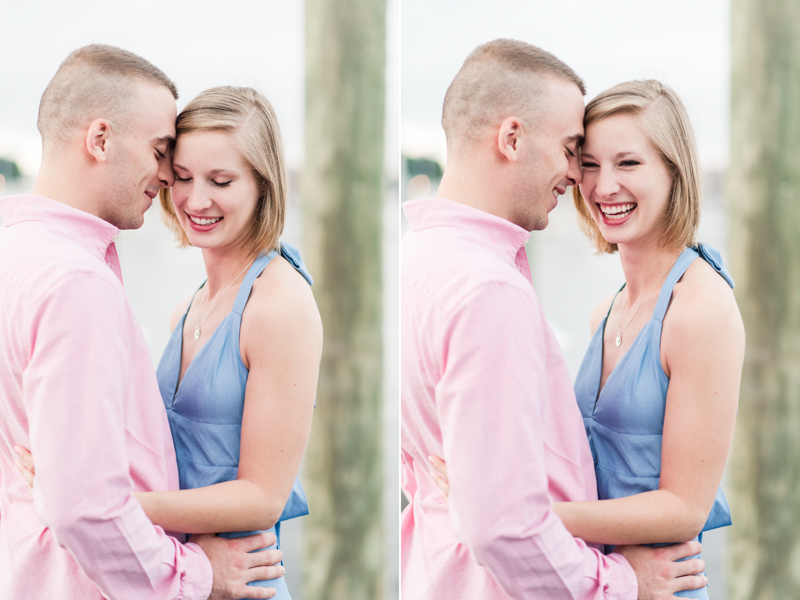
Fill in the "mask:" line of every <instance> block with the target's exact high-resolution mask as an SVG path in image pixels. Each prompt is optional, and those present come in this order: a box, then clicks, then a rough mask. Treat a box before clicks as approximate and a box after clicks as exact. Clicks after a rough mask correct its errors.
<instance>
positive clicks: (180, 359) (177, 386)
mask: <svg viewBox="0 0 800 600" xmlns="http://www.w3.org/2000/svg"><path fill="white" fill-rule="evenodd" d="M203 285H205V284H203ZM197 291H198V292H199V291H200V290H199V289H198V290H197ZM192 303H194V298H192ZM192 303H190V304H189V308H187V309H186V312H185V313H184V315H183V316H182V317H181V322H180V328H181V344H180V352H179V354H178V381H177V383H176V384H175V393H174V394H173V395H172V403H173V404H175V399H176V398H177V397H178V392H180V391H181V384H182V383H183V380H184V379H186V376H187V375H188V374H189V369H191V368H192V365H193V364H194V363H195V361H196V360H197V359H198V357H199V356H200V355H201V354H202V353H203V351H204V350H205V349H206V348H207V347H208V345H209V344H210V343H211V342H212V341H213V340H214V337H215V336H216V335H217V332H218V331H219V330H220V328H221V327H222V324H223V323H225V321H227V320H228V318H230V316H231V315H232V314H233V310H231V312H229V313H228V314H227V315H225V316H224V317H223V318H222V321H220V322H219V325H217V326H216V327H215V328H214V331H213V332H212V333H211V335H210V336H209V338H208V339H207V340H206V343H205V344H203V345H202V346H200V349H199V350H198V351H197V352H196V353H195V355H194V357H193V358H192V360H191V361H190V362H189V364H188V365H187V366H186V371H185V372H184V373H183V377H181V365H182V364H183V336H184V335H185V333H186V332H185V331H184V327H185V325H186V317H187V316H188V315H189V309H191V307H192Z"/></svg>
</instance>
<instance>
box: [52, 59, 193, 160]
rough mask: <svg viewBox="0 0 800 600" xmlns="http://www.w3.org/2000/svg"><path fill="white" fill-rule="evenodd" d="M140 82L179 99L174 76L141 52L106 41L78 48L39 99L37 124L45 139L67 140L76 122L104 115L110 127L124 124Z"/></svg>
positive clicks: (76, 124)
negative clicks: (161, 87) (112, 44)
mask: <svg viewBox="0 0 800 600" xmlns="http://www.w3.org/2000/svg"><path fill="white" fill-rule="evenodd" d="M137 82H147V83H151V84H155V85H159V86H163V87H165V88H167V89H168V90H169V91H170V92H171V93H172V96H173V97H174V98H175V99H176V100H177V99H178V90H177V88H176V87H175V84H174V83H173V82H172V80H170V78H169V77H167V76H166V75H165V74H164V73H163V71H161V69H159V68H158V67H156V66H154V65H153V64H151V63H150V62H148V61H147V60H145V59H144V58H142V57H141V56H137V55H136V54H134V53H132V52H128V51H127V50H123V49H122V48H116V47H115V46H106V45H103V44H91V45H89V46H84V47H83V48H78V49H77V50H74V51H73V52H71V53H70V55H69V56H67V58H65V59H64V62H62V63H61V66H60V67H59V68H58V71H56V74H55V75H54V76H53V79H52V80H50V83H49V84H48V86H47V88H46V89H45V91H44V94H42V101H41V102H40V103H39V120H38V122H37V127H38V128H39V133H40V134H41V135H42V142H43V144H45V145H47V144H49V143H51V142H53V141H58V140H62V139H65V138H67V137H68V136H69V135H71V134H72V133H73V131H74V130H75V129H76V128H77V127H80V126H82V125H88V124H89V123H91V122H92V121H93V120H94V119H97V118H101V117H102V118H106V119H108V120H109V121H111V123H112V126H117V127H124V125H125V123H126V118H127V117H128V116H129V115H130V113H131V105H132V102H131V101H132V99H133V98H134V97H135V94H136V84H137Z"/></svg>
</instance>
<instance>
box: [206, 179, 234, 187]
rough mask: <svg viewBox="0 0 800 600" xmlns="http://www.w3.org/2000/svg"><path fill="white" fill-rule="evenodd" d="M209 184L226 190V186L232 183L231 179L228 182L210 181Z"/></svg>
mask: <svg viewBox="0 0 800 600" xmlns="http://www.w3.org/2000/svg"><path fill="white" fill-rule="evenodd" d="M211 183H213V184H214V185H215V186H217V187H221V188H226V187H228V186H229V185H230V184H231V183H233V179H231V180H230V181H214V180H213V179H212V180H211Z"/></svg>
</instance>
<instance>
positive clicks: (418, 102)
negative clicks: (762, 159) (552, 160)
mask: <svg viewBox="0 0 800 600" xmlns="http://www.w3.org/2000/svg"><path fill="white" fill-rule="evenodd" d="M728 5H729V2H728V1H727V0H703V1H702V2H698V1H697V0H672V1H671V2H656V1H653V0H603V1H602V2H598V1H596V0H591V1H590V0H569V1H555V0H546V1H545V0H484V1H481V2H459V1H456V0H403V1H402V5H401V39H402V49H401V56H402V68H401V79H402V92H401V106H402V128H401V147H402V151H403V152H404V153H405V154H407V155H410V156H414V157H420V156H428V157H432V158H436V159H438V160H440V161H442V162H443V161H444V158H445V140H444V134H443V133H442V131H441V126H440V125H439V121H440V118H441V106H442V100H443V99H444V94H445V91H446V90H447V86H448V85H449V83H450V81H451V80H452V79H453V77H454V76H455V74H456V73H457V72H458V69H459V68H460V67H461V64H462V63H463V61H464V58H466V56H467V55H468V54H469V53H470V52H471V51H472V50H473V49H474V48H475V47H476V46H478V45H479V44H481V43H483V42H486V41H489V40H492V39H495V38H499V37H506V38H514V39H519V40H523V41H526V42H529V43H531V44H534V45H536V46H539V47H541V48H543V49H545V50H547V51H549V52H551V53H553V54H555V55H556V56H557V57H558V58H560V59H561V60H563V61H564V62H566V63H567V64H568V65H569V66H571V67H572V68H573V69H574V70H575V71H576V72H577V73H578V75H579V76H581V77H582V78H583V80H584V81H585V83H586V87H587V95H586V98H587V101H588V100H589V99H591V98H593V97H594V96H595V95H597V94H598V93H599V92H601V91H603V90H605V89H607V88H609V87H611V86H612V85H615V84H617V83H621V82H623V81H628V80H631V79H653V78H654V79H659V80H661V81H662V82H664V83H666V84H667V85H669V86H671V87H672V88H673V89H675V91H676V92H678V94H679V95H680V97H681V99H682V100H683V102H684V104H685V105H686V107H687V110H688V112H689V115H690V118H691V119H692V124H693V126H694V129H695V134H696V136H697V142H698V148H699V152H700V159H701V162H702V163H703V166H704V167H706V168H713V169H721V168H724V167H725V166H726V165H727V161H728V129H729V127H728V119H729V114H730V110H729V78H730V66H729V62H730V51H729V21H730V14H729V6H728Z"/></svg>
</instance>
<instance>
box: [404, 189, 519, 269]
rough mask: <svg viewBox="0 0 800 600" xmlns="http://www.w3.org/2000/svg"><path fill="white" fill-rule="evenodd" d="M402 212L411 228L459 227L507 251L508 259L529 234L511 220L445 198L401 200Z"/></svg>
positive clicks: (488, 243) (482, 241)
mask: <svg viewBox="0 0 800 600" xmlns="http://www.w3.org/2000/svg"><path fill="white" fill-rule="evenodd" d="M403 211H404V212H405V214H406V217H407V218H408V223H409V225H410V226H411V230H412V231H422V230H423V229H429V228H432V227H455V228H458V229H463V230H465V231H467V232H469V233H471V234H475V235H476V236H477V237H478V238H479V239H480V241H481V243H483V244H485V245H486V246H487V247H491V248H494V249H496V250H499V251H502V252H503V253H506V252H507V253H508V255H509V256H510V257H511V259H512V260H514V259H515V258H516V256H517V253H518V252H519V250H520V248H522V247H523V246H525V244H527V243H528V240H529V239H530V237H531V234H530V232H529V231H526V230H525V229H523V228H522V227H520V226H519V225H515V224H514V223H512V222H511V221H507V220H506V219H503V218H502V217H498V216H496V215H492V214H489V213H487V212H484V211H482V210H480V209H477V208H473V207H472V206H467V205H466V204H462V203H461V202H455V201H453V200H447V199H445V198H433V199H429V200H409V201H407V202H404V203H403Z"/></svg>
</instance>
